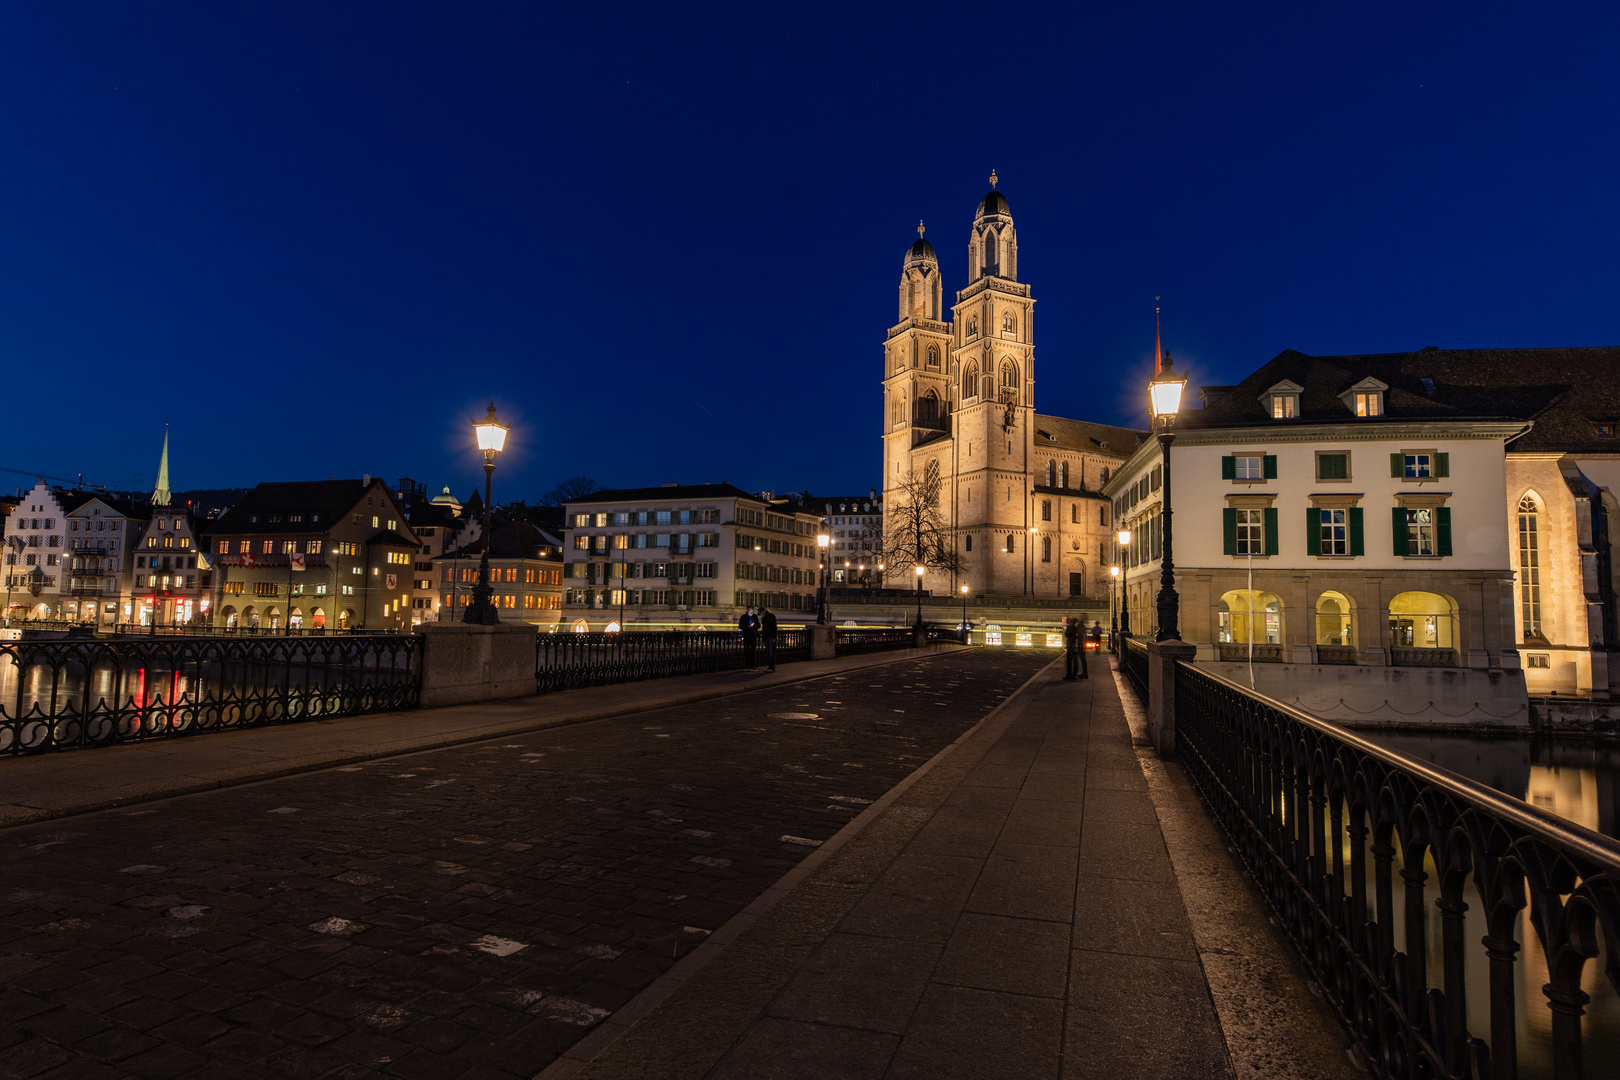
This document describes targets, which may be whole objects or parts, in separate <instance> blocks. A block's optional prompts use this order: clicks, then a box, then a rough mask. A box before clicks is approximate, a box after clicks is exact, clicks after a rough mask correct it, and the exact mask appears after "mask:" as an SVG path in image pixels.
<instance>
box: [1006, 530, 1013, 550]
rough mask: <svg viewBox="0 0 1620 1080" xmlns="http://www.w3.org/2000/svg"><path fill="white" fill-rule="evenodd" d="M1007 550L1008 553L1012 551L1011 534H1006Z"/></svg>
mask: <svg viewBox="0 0 1620 1080" xmlns="http://www.w3.org/2000/svg"><path fill="white" fill-rule="evenodd" d="M1007 550H1008V551H1009V552H1010V551H1012V550H1013V534H1012V533H1008V534H1007Z"/></svg>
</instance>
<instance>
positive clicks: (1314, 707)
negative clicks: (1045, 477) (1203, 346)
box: [1105, 351, 1529, 724]
mask: <svg viewBox="0 0 1620 1080" xmlns="http://www.w3.org/2000/svg"><path fill="white" fill-rule="evenodd" d="M1428 370H1429V368H1428V367H1427V366H1426V360H1425V358H1424V356H1423V354H1396V355H1392V356H1383V357H1308V356H1305V355H1303V354H1300V353H1297V352H1293V351H1288V352H1285V353H1283V354H1281V355H1280V356H1278V357H1277V358H1276V359H1274V360H1272V361H1271V362H1270V363H1268V364H1266V365H1265V366H1264V367H1262V368H1261V369H1260V370H1259V371H1257V372H1255V373H1254V374H1253V375H1251V376H1249V378H1247V379H1245V380H1244V381H1243V382H1242V383H1240V384H1239V385H1237V386H1233V387H1206V388H1205V389H1204V392H1203V395H1202V396H1203V399H1204V403H1205V407H1204V408H1203V409H1185V410H1184V411H1183V412H1182V414H1181V416H1180V417H1179V418H1178V419H1177V421H1176V424H1175V426H1174V429H1173V430H1174V434H1175V439H1174V442H1173V444H1172V448H1171V469H1172V476H1171V480H1172V483H1171V491H1172V498H1173V500H1174V503H1173V507H1172V509H1173V510H1174V511H1175V514H1174V519H1173V520H1174V553H1173V557H1174V562H1175V581H1176V589H1177V591H1178V592H1179V594H1180V607H1179V622H1180V636H1181V639H1182V640H1183V641H1186V642H1189V643H1191V644H1194V645H1196V646H1197V648H1198V656H1197V662H1198V663H1200V664H1207V665H1210V666H1212V667H1213V668H1215V669H1217V670H1220V671H1221V672H1222V673H1224V674H1227V675H1229V676H1231V677H1234V678H1242V679H1243V680H1244V681H1247V680H1248V679H1249V671H1250V667H1251V665H1250V661H1251V658H1252V660H1253V664H1252V668H1253V672H1254V679H1255V685H1256V686H1257V687H1258V688H1259V689H1261V690H1262V691H1265V692H1268V693H1271V694H1273V695H1274V696H1278V697H1281V698H1282V699H1283V700H1286V701H1289V702H1296V701H1297V702H1298V703H1300V704H1301V705H1302V707H1304V708H1307V709H1308V710H1309V711H1311V712H1314V713H1316V714H1317V715H1320V716H1325V717H1328V718H1330V719H1334V720H1340V721H1345V722H1352V723H1354V722H1360V723H1432V722H1442V723H1443V722H1470V723H1508V724H1524V723H1526V722H1528V709H1527V704H1526V700H1525V683H1524V677H1523V672H1522V671H1521V669H1520V660H1519V652H1518V649H1517V643H1516V640H1515V633H1514V625H1513V616H1512V603H1513V585H1514V580H1513V561H1512V558H1511V555H1510V550H1509V543H1508V520H1507V515H1506V513H1505V512H1504V508H1503V503H1502V495H1501V493H1502V491H1503V490H1504V488H1505V486H1506V479H1505V471H1506V466H1505V460H1504V447H1505V445H1506V444H1507V443H1508V442H1509V441H1510V440H1512V439H1514V438H1516V437H1518V436H1521V435H1522V434H1524V433H1525V431H1526V430H1527V429H1528V427H1529V425H1528V424H1527V423H1526V422H1525V421H1524V420H1522V419H1519V418H1516V417H1514V416H1512V415H1510V410H1509V409H1508V408H1507V407H1506V405H1505V403H1503V402H1501V401H1498V400H1495V399H1494V398H1491V397H1488V396H1487V397H1481V396H1480V395H1479V394H1477V393H1474V392H1472V391H1469V390H1464V389H1461V388H1457V387H1455V386H1450V385H1446V384H1444V383H1437V382H1436V381H1435V380H1433V379H1432V378H1429V377H1428V376H1427V374H1426V372H1427V371H1428ZM1105 492H1106V494H1107V495H1109V496H1110V497H1111V498H1112V499H1113V501H1114V509H1115V517H1116V519H1117V520H1118V521H1119V523H1120V527H1122V528H1128V529H1130V530H1131V543H1130V546H1129V548H1128V549H1127V550H1126V551H1124V552H1123V553H1122V565H1123V568H1124V589H1123V593H1124V598H1125V599H1124V604H1125V608H1126V610H1127V612H1128V615H1129V621H1130V627H1131V630H1132V631H1133V632H1134V633H1135V634H1137V635H1138V636H1141V635H1151V634H1152V633H1153V631H1154V630H1155V629H1156V627H1157V622H1158V618H1157V612H1156V607H1155V604H1156V597H1157V594H1158V592H1159V587H1160V562H1159V560H1160V555H1161V551H1162V540H1163V528H1162V524H1163V518H1162V516H1161V504H1162V499H1163V494H1164V490H1163V473H1162V466H1161V450H1160V446H1159V444H1158V443H1157V441H1150V442H1148V443H1145V444H1144V445H1143V446H1142V447H1141V448H1140V449H1139V450H1138V451H1137V452H1136V453H1135V454H1134V455H1132V456H1131V458H1130V459H1129V460H1128V461H1127V462H1126V463H1125V464H1124V465H1123V466H1121V468H1120V470H1119V472H1118V473H1117V475H1116V476H1115V478H1114V479H1113V480H1112V481H1111V482H1110V483H1109V484H1108V485H1107V487H1106V488H1105Z"/></svg>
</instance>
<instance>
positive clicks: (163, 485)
mask: <svg viewBox="0 0 1620 1080" xmlns="http://www.w3.org/2000/svg"><path fill="white" fill-rule="evenodd" d="M152 505H153V506H168V505H169V425H168V424H164V425H163V457H162V458H160V459H159V460H158V478H157V487H155V488H153V489H152Z"/></svg>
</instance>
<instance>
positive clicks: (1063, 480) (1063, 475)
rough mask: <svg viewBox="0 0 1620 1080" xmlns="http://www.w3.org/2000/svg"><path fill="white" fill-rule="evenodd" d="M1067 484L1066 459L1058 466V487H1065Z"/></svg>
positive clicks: (1067, 466)
mask: <svg viewBox="0 0 1620 1080" xmlns="http://www.w3.org/2000/svg"><path fill="white" fill-rule="evenodd" d="M1068 486H1069V463H1068V462H1067V461H1065V462H1064V463H1063V464H1062V465H1059V466H1058V487H1063V488H1066V487H1068Z"/></svg>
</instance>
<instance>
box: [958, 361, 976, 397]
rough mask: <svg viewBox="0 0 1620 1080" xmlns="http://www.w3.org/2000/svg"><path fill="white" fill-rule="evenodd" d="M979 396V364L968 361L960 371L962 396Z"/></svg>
mask: <svg viewBox="0 0 1620 1080" xmlns="http://www.w3.org/2000/svg"><path fill="white" fill-rule="evenodd" d="M978 396H979V365H978V364H975V363H972V362H969V364H968V366H967V369H966V370H965V371H963V373H962V397H963V398H964V399H966V398H973V397H978Z"/></svg>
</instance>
